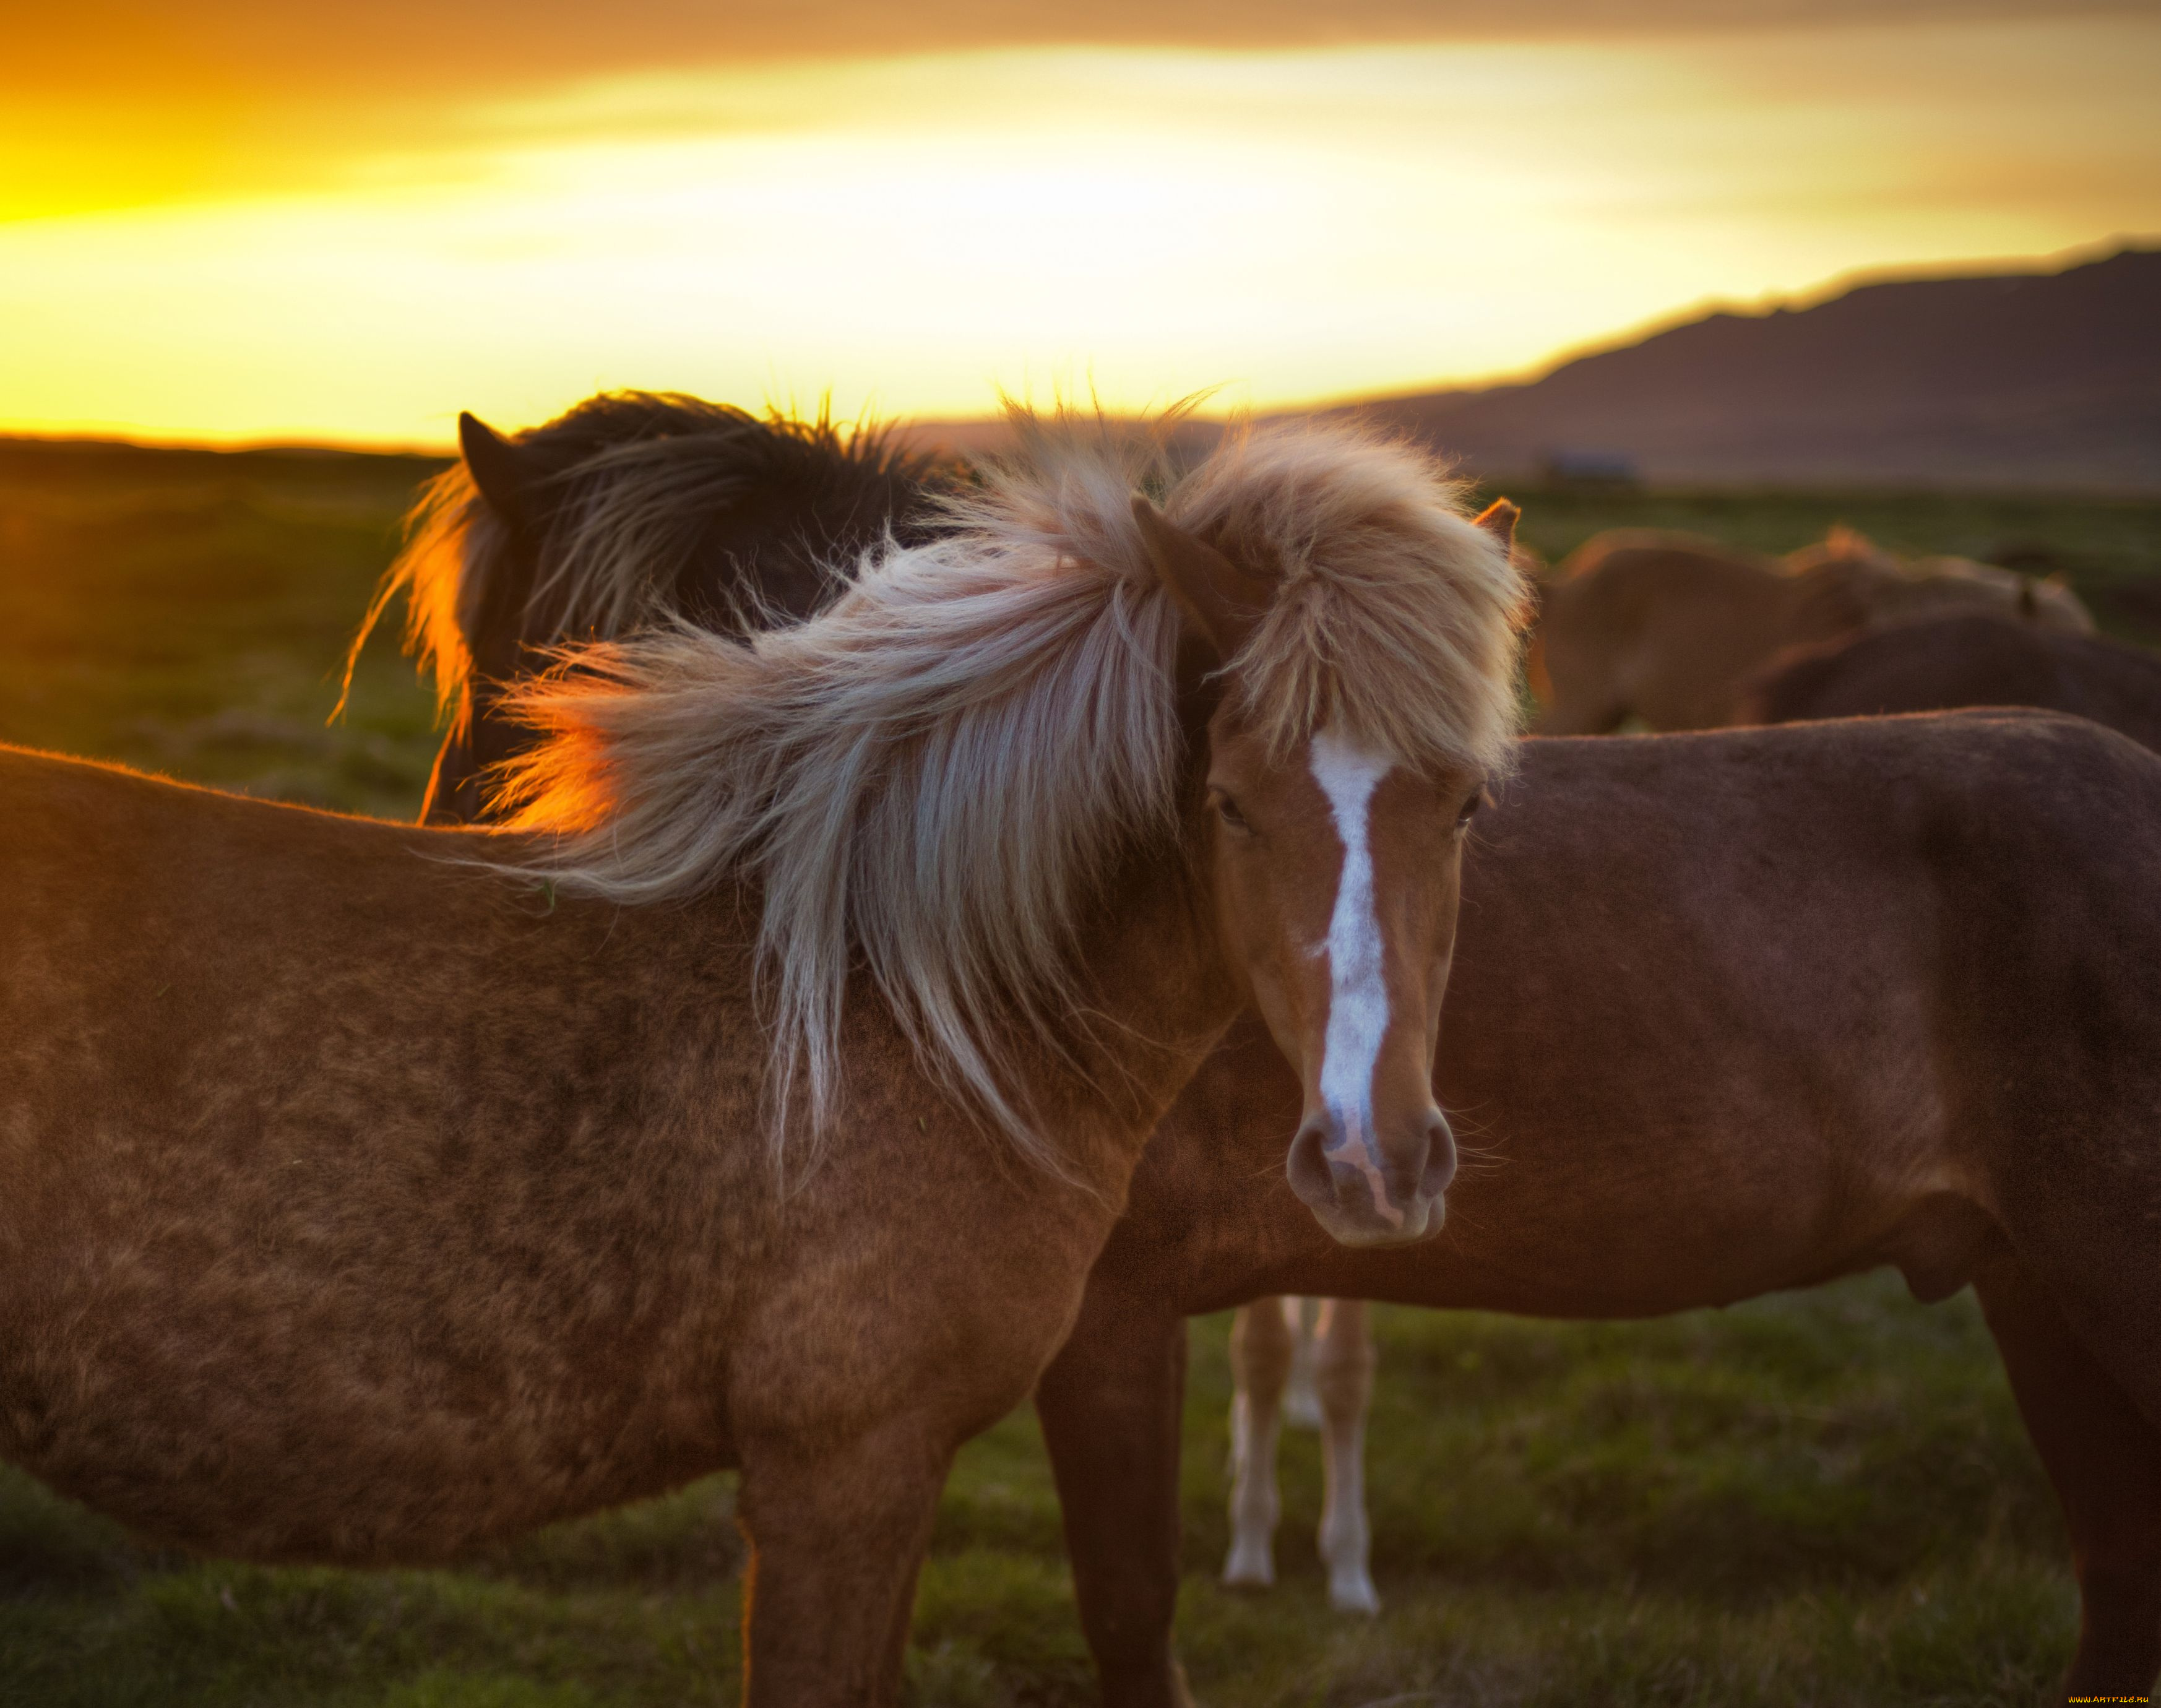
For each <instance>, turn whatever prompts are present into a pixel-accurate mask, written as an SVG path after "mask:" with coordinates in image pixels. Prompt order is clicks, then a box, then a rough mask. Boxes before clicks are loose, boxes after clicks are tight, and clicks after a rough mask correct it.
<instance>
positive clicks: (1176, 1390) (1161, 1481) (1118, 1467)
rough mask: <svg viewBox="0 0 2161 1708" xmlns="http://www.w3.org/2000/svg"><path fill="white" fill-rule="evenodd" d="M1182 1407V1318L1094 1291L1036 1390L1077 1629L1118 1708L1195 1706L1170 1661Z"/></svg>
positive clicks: (1175, 1593)
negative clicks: (1078, 1618) (1078, 1608)
mask: <svg viewBox="0 0 2161 1708" xmlns="http://www.w3.org/2000/svg"><path fill="white" fill-rule="evenodd" d="M1098 1273H1099V1274H1100V1273H1101V1271H1100V1270H1099V1271H1098ZM1035 1413H1036V1416H1037V1417H1038V1418H1039V1419H1041V1421H1042V1424H1043V1439H1044V1445H1046V1446H1047V1447H1048V1448H1049V1450H1050V1470H1051V1474H1052V1475H1053V1476H1054V1477H1055V1478H1056V1479H1057V1481H1058V1503H1059V1506H1060V1509H1061V1511H1062V1512H1063V1513H1064V1515H1065V1550H1066V1553H1067V1554H1069V1555H1070V1557H1071V1559H1072V1561H1073V1590H1074V1595H1075V1598H1076V1599H1077V1600H1078V1601H1079V1602H1080V1604H1081V1631H1082V1632H1084V1633H1085V1634H1086V1637H1087V1639H1088V1648H1089V1652H1090V1653H1092V1654H1093V1655H1094V1656H1095V1658H1096V1674H1097V1675H1098V1677H1099V1679H1101V1685H1102V1690H1103V1700H1104V1701H1105V1702H1107V1703H1108V1704H1110V1705H1111V1708H1189V1705H1190V1700H1191V1699H1190V1697H1189V1696H1188V1695H1186V1690H1185V1674H1183V1673H1182V1672H1180V1671H1179V1666H1178V1662H1177V1659H1175V1658H1174V1655H1173V1654H1172V1653H1171V1623H1172V1620H1173V1618H1174V1616H1175V1614H1176V1613H1177V1612H1178V1544H1179V1513H1178V1460H1179V1422H1180V1420H1181V1419H1182V1418H1183V1416H1184V1414H1185V1319H1184V1318H1183V1317H1179V1316H1172V1315H1164V1313H1163V1311H1162V1310H1161V1308H1160V1305H1159V1304H1158V1303H1157V1302H1156V1301H1133V1300H1122V1299H1114V1298H1112V1297H1110V1296H1109V1295H1108V1294H1107V1291H1106V1290H1105V1289H1101V1288H1100V1287H1098V1286H1094V1285H1091V1287H1090V1288H1089V1289H1088V1294H1087V1297H1086V1299H1085V1300H1084V1301H1083V1303H1082V1304H1081V1318H1080V1320H1079V1321H1078V1322H1076V1323H1075V1325H1074V1327H1073V1332H1072V1333H1071V1334H1070V1336H1067V1337H1066V1341H1065V1346H1062V1347H1061V1348H1060V1350H1059V1353H1058V1356H1057V1357H1055V1358H1054V1359H1053V1360H1052V1361H1051V1363H1050V1367H1049V1369H1047V1370H1045V1371H1044V1372H1043V1379H1042V1380H1041V1381H1040V1382H1039V1383H1037V1384H1036V1389H1035Z"/></svg>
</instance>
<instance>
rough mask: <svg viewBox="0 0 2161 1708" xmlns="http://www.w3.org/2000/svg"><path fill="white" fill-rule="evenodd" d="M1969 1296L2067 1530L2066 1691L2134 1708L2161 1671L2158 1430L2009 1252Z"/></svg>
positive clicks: (1990, 1267) (2160, 1456)
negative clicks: (2074, 1641) (2069, 1622)
mask: <svg viewBox="0 0 2161 1708" xmlns="http://www.w3.org/2000/svg"><path fill="white" fill-rule="evenodd" d="M1974 1288H1975V1291H1976V1292H1977V1293H1978V1294H1980V1295H1981V1310H1982V1311H1983V1312H1984V1313H1985V1314H1986V1315H1987V1319H1988V1326H1989V1329H1990V1331H1991V1332H1992V1333H1993V1334H1994V1335H1995V1336H1996V1345H1997V1351H1999V1352H2000V1353H2001V1354H2002V1358H2003V1367H2004V1369H2005V1371H2006V1372H2007V1374H2008V1375H2009V1377H2010V1378H2011V1391H2012V1393H2013V1395H2014V1396H2015V1397H2016V1398H2017V1399H2018V1411H2019V1414H2020V1415H2021V1416H2022V1417H2023V1419H2025V1421H2026V1433H2027V1435H2028V1436H2029V1437H2031V1439H2032V1440H2033V1446H2034V1450H2035V1451H2037V1452H2038V1453H2039V1455H2041V1463H2042V1465H2043V1466H2044V1467H2045V1468H2046V1469H2047V1471H2048V1473H2049V1481H2051V1482H2052V1483H2054V1485H2055V1489H2056V1498H2057V1499H2058V1501H2059V1502H2060V1503H2061V1504H2062V1506H2063V1509H2064V1521H2065V1526H2066V1528H2069V1530H2070V1535H2071V1558H2072V1562H2073V1565H2074V1569H2075V1570H2076V1572H2077V1574H2078V1580H2079V1596H2080V1622H2079V1646H2078V1652H2077V1653H2076V1654H2075V1656H2074V1657H2073V1659H2072V1661H2071V1669H2070V1676H2069V1677H2068V1678H2067V1679H2065V1687H2064V1688H2065V1692H2066V1694H2067V1695H2071V1696H2088V1697H2092V1698H2095V1699H2097V1700H2107V1699H2109V1698H2111V1697H2117V1698H2130V1699H2135V1700H2139V1701H2143V1700H2146V1695H2147V1692H2148V1690H2151V1689H2152V1688H2153V1681H2154V1679H2155V1676H2156V1675H2157V1674H2161V1429H2156V1428H2155V1426H2154V1425H2153V1423H2152V1422H2150V1421H2149V1420H2148V1419H2147V1418H2146V1416H2145V1415H2144V1414H2143V1413H2142V1412H2141V1411H2140V1409H2139V1408H2138V1406H2137V1405H2136V1404H2135V1403H2133V1402H2132V1398H2131V1397H2130V1396H2129V1395H2128V1394H2127V1393H2125V1392H2124V1390H2123V1388H2122V1385H2121V1384H2119V1383H2117V1381H2116V1379H2115V1378H2114V1377H2112V1376H2111V1375H2110V1374H2109V1373H2108V1372H2106V1370H2105V1369H2103V1368H2102V1367H2101V1364H2100V1363H2099V1362H2097V1361H2096V1359H2095V1358H2094V1357H2093V1355H2092V1354H2091V1352H2089V1351H2087V1350H2086V1348H2085V1345H2084V1344H2083V1343H2082V1342H2081V1341H2080V1340H2079V1339H2078V1337H2077V1336H2075V1334H2074V1333H2073V1332H2072V1330H2071V1328H2070V1325H2069V1324H2068V1323H2067V1322H2066V1321H2065V1319H2064V1316H2063V1315H2062V1313H2061V1312H2060V1311H2059V1310H2058V1308H2057V1306H2056V1304H2055V1302H2054V1300H2053V1299H2051V1298H2050V1297H2049V1295H2048V1294H2047V1293H2046V1292H2044V1290H2043V1289H2042V1288H2041V1286H2040V1284H2039V1283H2038V1282H2036V1281H2035V1280H2034V1278H2033V1276H2032V1275H2031V1274H2029V1273H2028V1272H2027V1271H2025V1270H2024V1269H2023V1268H2020V1267H2019V1265H2018V1262H2017V1260H2016V1259H2015V1258H2013V1257H2012V1256H2011V1254H2010V1253H2009V1252H2007V1251H2005V1252H2001V1253H1999V1254H1998V1255H1997V1257H1996V1258H1995V1259H1994V1260H1993V1261H1992V1262H1991V1263H1987V1264H1986V1265H1985V1266H1984V1267H1983V1268H1982V1270H1981V1273H1980V1274H1979V1275H1978V1276H1977V1277H1976V1279H1975V1283H1974Z"/></svg>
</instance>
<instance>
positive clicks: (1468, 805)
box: [1455, 789, 1486, 831]
mask: <svg viewBox="0 0 2161 1708" xmlns="http://www.w3.org/2000/svg"><path fill="white" fill-rule="evenodd" d="M1485 802H1486V791H1485V790H1483V789H1481V790H1479V792H1478V793H1477V794H1474V795H1472V796H1471V799H1468V800H1466V801H1465V802H1464V803H1463V810H1462V811H1461V812H1459V813H1458V814H1456V815H1455V827H1456V829H1458V830H1459V831H1460V830H1461V829H1462V828H1463V827H1464V826H1465V825H1467V824H1469V823H1470V822H1471V820H1472V819H1474V818H1476V817H1477V815H1478V809H1479V808H1480V807H1481V806H1482V805H1485Z"/></svg>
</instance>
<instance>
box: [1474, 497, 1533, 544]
mask: <svg viewBox="0 0 2161 1708" xmlns="http://www.w3.org/2000/svg"><path fill="white" fill-rule="evenodd" d="M1522 514H1523V512H1522V511H1521V510H1519V509H1518V508H1516V507H1515V506H1514V505H1513V504H1512V503H1509V502H1508V501H1507V499H1506V498H1496V499H1495V500H1494V501H1493V502H1492V503H1490V504H1488V505H1487V507H1486V508H1484V509H1483V510H1481V511H1480V512H1479V513H1478V514H1477V515H1476V517H1475V518H1473V519H1472V522H1471V526H1472V527H1474V528H1482V529H1485V530H1486V531H1487V533H1488V534H1492V536H1493V538H1494V539H1497V540H1499V541H1500V542H1501V549H1502V551H1504V552H1510V553H1513V551H1514V550H1515V549H1516V519H1517V518H1518V517H1520V516H1521V515H1522Z"/></svg>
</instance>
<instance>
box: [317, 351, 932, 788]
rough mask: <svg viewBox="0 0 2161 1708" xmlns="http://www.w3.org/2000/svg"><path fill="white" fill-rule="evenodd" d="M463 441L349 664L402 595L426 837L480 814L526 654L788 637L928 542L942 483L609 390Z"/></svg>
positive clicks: (920, 467) (904, 467)
mask: <svg viewBox="0 0 2161 1708" xmlns="http://www.w3.org/2000/svg"><path fill="white" fill-rule="evenodd" d="M465 443H466V457H465V458H464V459H463V460H461V461H460V462H458V463H457V464H456V466H453V467H451V468H450V469H448V470H446V471H444V473H442V474H441V475H440V476H437V477H436V478H435V480H434V481H432V482H430V483H429V484H428V486H427V487H425V488H424V490H423V491H422V492H421V495H420V497H419V501H418V502H417V503H415V505H414V508H413V510H412V512H411V513H410V514H409V517H408V518H407V526H406V544H405V547H404V550H403V551H402V552H401V553H400V554H399V555H398V560H397V561H396V562H395V563H394V564H393V565H391V567H390V569H389V570H388V573H387V574H386V575H384V577H383V583H382V586H380V587H379V588H378V590H377V592H376V596H375V599H374V601H373V602H372V604H371V606H370V607H369V608H368V612H367V616H366V617H365V618H364V619H363V621H362V624H361V627H360V632H359V633H358V634H357V636H356V637H355V638H354V641H353V645H352V649H351V654H350V655H349V657H348V660H347V673H348V676H349V675H350V672H351V659H353V658H357V656H358V654H359V651H360V648H361V646H362V643H364V642H365V641H366V640H367V636H368V634H369V633H371V632H372V629H373V628H374V627H375V625H376V623H377V622H378V621H379V620H380V619H381V617H382V616H383V612H385V611H386V610H387V609H388V607H389V605H390V603H391V602H392V601H393V600H394V599H395V598H397V597H398V596H400V595H401V594H402V595H403V596H404V598H405V600H406V612H405V624H404V630H405V644H406V648H407V650H409V651H410V652H413V653H414V654H417V655H418V656H419V659H420V662H421V668H422V669H423V671H424V673H425V674H428V675H430V676H431V677H432V678H433V680H434V683H435V696H436V701H437V704H438V706H440V707H441V708H442V709H443V710H445V711H448V712H450V714H451V720H450V733H449V734H448V736H447V737H445V742H444V745H443V748H442V751H441V752H440V754H439V755H438V756H437V758H436V763H435V775H434V777H433V778H431V779H430V784H429V790H428V799H427V802H426V805H424V808H423V810H422V811H423V816H424V817H425V818H427V819H429V820H434V821H437V822H460V821H470V820H474V819H477V818H481V817H484V816H486V815H487V799H486V791H485V789H484V787H483V778H482V773H484V772H485V771H487V769H488V768H491V767H493V766H496V765H498V764H500V763H502V762H503V761H504V760H506V759H508V758H513V757H514V756H515V754H516V753H517V752H518V751H519V750H520V749H521V748H522V747H523V745H524V743H525V740H526V737H525V736H524V734H523V732H520V731H518V730H516V729H514V728H513V727H511V726H508V724H507V723H506V722H504V721H502V720H500V719H498V718H497V717H496V716H494V704H495V697H496V687H497V685H498V684H500V683H501V682H502V681H505V680H508V679H510V678H513V677H514V676H518V675H521V674H526V673H527V672H528V671H529V670H530V669H531V668H532V667H533V664H534V654H535V653H536V652H538V651H540V650H544V649H548V648H555V647H558V646H561V645H564V644H565V643H578V642H583V641H592V640H606V639H609V638H614V637H617V636H619V635H622V634H625V633H630V632H631V631H633V630H636V629H641V628H649V627H654V626H655V625H657V624H661V623H664V622H668V621H669V620H671V619H676V618H680V619H682V620H684V621H685V622H692V623H695V624H696V625H697V626H699V627H701V628H706V629H710V630H712V631H715V632H716V633H721V634H725V635H729V636H732V637H735V638H746V637H747V636H749V635H750V634H752V633H756V632H758V631H759V630H762V629H766V628H770V627H774V626H776V625H778V624H780V623H784V622H799V621H800V620H802V619H803V618H805V617H810V616H812V615H814V614H815V613H816V612H819V611H820V610H823V609H824V608H825V606H826V605H828V604H829V603H831V601H832V599H833V598H834V597H835V596H836V595H837V594H838V593H839V592H840V591H841V589H842V588H844V587H845V586H846V585H847V583H848V581H850V580H851V578H852V576H853V575H854V573H855V570H856V566H857V562H858V561H859V560H860V559H861V558H862V555H863V554H864V553H865V552H867V551H869V550H870V549H872V548H873V547H875V546H877V545H878V544H881V543H882V542H883V541H885V540H886V539H888V538H890V539H895V540H897V541H898V543H900V544H903V545H909V544H920V543H921V542H922V541H924V539H928V538H929V536H930V534H932V533H933V532H934V531H935V523H934V518H933V515H932V509H933V499H934V496H935V493H936V492H938V491H939V490H940V489H941V488H944V487H950V485H951V484H952V483H953V481H954V478H955V476H956V471H954V470H953V469H952V468H951V467H950V466H944V465H940V463H939V462H938V461H936V460H935V459H934V458H932V457H929V456H924V455H921V454H919V453H916V452H914V451H911V450H908V449H907V448H906V447H905V446H904V445H902V444H901V443H900V442H899V441H898V440H897V439H896V437H895V435H893V432H892V430H890V428H888V427H884V426H879V425H877V424H867V423H858V424H855V425H854V426H852V427H848V426H843V425H840V424H836V423H835V422H834V421H833V419H832V418H831V415H830V414H828V413H827V412H826V411H825V410H824V409H820V411H819V413H818V414H817V415H816V416H815V417H813V418H810V419H802V418H799V417H796V416H793V415H789V414H784V413H783V412H781V411H779V410H772V411H769V412H768V413H767V414H765V415H763V416H758V415H752V414H750V413H749V412H747V410H743V409H737V408H736V407H734V406H733V405H732V404H716V403H709V402H707V401H706V399H704V398H694V397H690V396H686V395H685V394H683V393H673V392H669V393H659V392H635V391H631V392H610V393H603V394H601V395H600V396H597V397H593V398H587V399H586V400H585V401H584V402H583V403H581V404H577V405H575V407H574V408H572V409H569V410H566V411H565V413H564V414H561V415H559V416H558V417H556V418H555V419H554V420H552V421H549V422H548V423H546V424H544V425H542V426H539V427H534V428H529V429H528V430H525V431H523V432H521V433H518V434H515V435H510V436H509V437H508V438H505V437H501V436H498V435H495V434H494V433H492V431H491V430H488V429H487V428H486V427H483V426H481V425H480V424H478V423H477V422H471V421H468V423H467V424H466V434H465ZM476 452H479V453H482V459H481V460H482V462H483V463H484V465H485V466H482V467H479V468H476V466H475V462H476Z"/></svg>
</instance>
